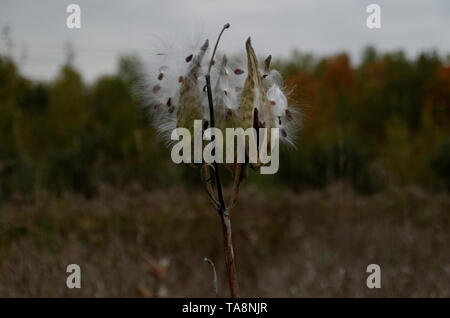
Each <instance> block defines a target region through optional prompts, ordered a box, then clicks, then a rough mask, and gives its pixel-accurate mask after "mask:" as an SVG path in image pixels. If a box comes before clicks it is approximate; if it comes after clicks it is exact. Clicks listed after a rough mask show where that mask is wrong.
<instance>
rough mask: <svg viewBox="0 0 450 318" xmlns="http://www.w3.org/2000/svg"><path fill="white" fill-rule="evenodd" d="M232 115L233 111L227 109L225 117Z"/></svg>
mask: <svg viewBox="0 0 450 318" xmlns="http://www.w3.org/2000/svg"><path fill="white" fill-rule="evenodd" d="M231 116H233V111H232V110H231V109H228V110H227V117H231Z"/></svg>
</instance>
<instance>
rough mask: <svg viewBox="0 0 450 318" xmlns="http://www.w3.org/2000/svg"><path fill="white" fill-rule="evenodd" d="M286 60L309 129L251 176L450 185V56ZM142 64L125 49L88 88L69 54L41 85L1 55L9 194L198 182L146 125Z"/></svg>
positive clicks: (1, 183)
mask: <svg viewBox="0 0 450 318" xmlns="http://www.w3.org/2000/svg"><path fill="white" fill-rule="evenodd" d="M277 64H278V65H277V67H278V68H279V69H280V70H281V71H282V73H283V75H284V77H285V79H286V86H287V89H288V90H290V91H291V94H290V99H291V102H292V103H294V104H295V105H296V106H297V107H298V109H299V111H300V113H301V117H302V126H301V127H299V133H298V140H297V148H296V149H295V150H292V149H290V150H289V149H282V152H281V156H280V159H281V162H280V171H279V172H278V173H277V174H276V175H275V176H259V175H256V174H253V175H252V178H253V179H254V180H253V182H258V183H261V184H266V185H269V184H272V185H273V184H276V185H277V186H278V185H286V186H288V187H291V188H293V189H295V190H300V189H304V188H308V187H323V186H326V185H327V184H329V183H331V182H336V181H344V182H348V183H349V184H351V185H352V186H353V187H354V188H355V189H357V190H358V191H361V192H365V193H370V192H373V191H377V190H379V189H382V188H385V187H389V186H404V185H410V184H412V185H419V186H422V187H426V188H430V189H433V190H440V189H445V188H446V189H450V66H449V63H448V59H447V60H446V59H444V58H442V57H440V56H438V55H437V54H436V53H423V54H421V55H419V56H418V57H417V58H416V59H408V58H407V57H405V55H404V54H403V53H402V52H394V53H387V54H380V53H378V52H376V50H375V49H374V48H371V47H369V48H367V49H366V50H365V51H364V54H363V58H362V61H361V63H360V64H359V66H357V67H355V66H353V65H352V64H351V62H350V59H349V57H348V56H347V55H346V54H339V55H336V56H333V57H329V58H321V59H317V58H315V57H314V56H312V55H308V54H306V55H305V54H300V53H298V52H297V53H294V54H293V55H292V56H291V58H290V59H288V60H283V61H278V62H277ZM141 70H142V64H141V62H140V60H139V58H138V57H136V56H125V57H122V58H120V60H119V63H118V67H117V72H116V74H114V75H108V76H102V77H100V78H98V79H97V80H96V81H95V82H94V83H92V84H89V85H88V84H86V83H85V82H84V81H83V78H82V76H81V74H80V73H79V72H78V71H77V70H76V69H75V68H74V67H73V66H71V64H70V63H67V64H66V65H64V66H63V67H62V68H61V70H60V72H59V75H58V76H57V78H56V79H54V80H53V81H51V82H36V81H32V80H30V79H27V78H26V77H24V76H23V75H21V74H20V72H19V70H18V67H17V64H16V63H15V62H14V60H13V59H12V58H11V57H9V56H7V55H0V201H1V200H5V199H9V198H11V197H12V196H14V195H21V196H32V195H33V194H34V193H35V191H36V190H38V189H46V190H49V191H52V192H55V193H57V194H59V193H61V192H64V191H75V192H80V193H83V194H85V195H87V196H92V195H94V194H95V192H96V190H97V189H98V187H99V186H100V185H101V184H105V183H107V184H111V185H113V186H116V187H123V186H127V185H129V184H130V183H133V182H137V183H139V184H141V185H143V186H145V187H149V188H151V187H155V186H164V185H167V184H171V183H187V184H189V183H192V182H198V178H199V176H198V171H195V170H194V169H192V168H190V167H188V166H186V165H185V166H184V167H183V168H180V167H179V166H178V165H175V164H173V163H172V162H171V160H170V151H169V149H167V147H166V146H165V145H164V144H163V143H162V142H161V141H160V140H159V139H158V137H157V136H156V135H155V132H154V130H153V128H152V127H151V126H150V125H149V124H148V116H147V114H145V111H144V110H143V108H142V107H140V102H139V100H138V99H137V98H136V97H135V95H134V94H133V85H134V84H135V83H136V81H138V80H139V78H140V74H141V73H140V72H141ZM283 148H284V147H283ZM268 179H270V180H268ZM196 180H197V181H196Z"/></svg>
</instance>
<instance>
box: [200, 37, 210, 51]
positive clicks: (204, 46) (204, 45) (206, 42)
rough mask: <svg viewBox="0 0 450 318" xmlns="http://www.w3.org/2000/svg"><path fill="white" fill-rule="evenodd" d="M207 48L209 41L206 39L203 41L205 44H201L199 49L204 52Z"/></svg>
mask: <svg viewBox="0 0 450 318" xmlns="http://www.w3.org/2000/svg"><path fill="white" fill-rule="evenodd" d="M208 47H209V40H208V39H206V41H205V43H203V45H202V47H201V49H202V50H206V49H207V48H208Z"/></svg>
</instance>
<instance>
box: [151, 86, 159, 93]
mask: <svg viewBox="0 0 450 318" xmlns="http://www.w3.org/2000/svg"><path fill="white" fill-rule="evenodd" d="M160 89H161V86H159V85H155V86H153V88H152V92H153V93H155V94H156V93H158V92H159V90H160Z"/></svg>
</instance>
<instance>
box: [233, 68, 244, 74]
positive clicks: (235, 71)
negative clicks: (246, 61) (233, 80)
mask: <svg viewBox="0 0 450 318" xmlns="http://www.w3.org/2000/svg"><path fill="white" fill-rule="evenodd" d="M243 73H244V71H243V70H241V69H240V68H237V69H235V70H234V74H236V75H241V74H243Z"/></svg>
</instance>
